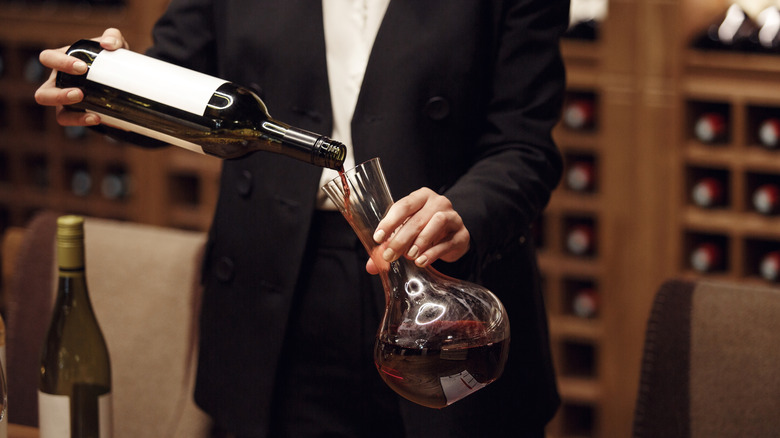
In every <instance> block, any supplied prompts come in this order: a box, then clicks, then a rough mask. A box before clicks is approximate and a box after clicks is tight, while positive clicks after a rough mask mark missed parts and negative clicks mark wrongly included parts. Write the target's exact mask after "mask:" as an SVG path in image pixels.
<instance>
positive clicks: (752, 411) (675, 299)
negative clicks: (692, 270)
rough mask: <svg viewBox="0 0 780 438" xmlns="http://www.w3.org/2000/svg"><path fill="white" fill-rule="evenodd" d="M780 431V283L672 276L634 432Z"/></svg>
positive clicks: (662, 299)
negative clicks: (750, 283) (690, 279)
mask: <svg viewBox="0 0 780 438" xmlns="http://www.w3.org/2000/svg"><path fill="white" fill-rule="evenodd" d="M778 436H780V289H777V288H770V287H766V286H747V285H744V284H733V283H725V282H704V281H702V282H688V281H680V280H673V281H669V282H667V283H665V284H664V285H663V286H662V287H661V288H660V289H659V291H658V292H657V295H656V297H655V301H654V304H653V310H652V312H651V315H650V318H649V321H648V325H647V338H646V341H645V347H644V358H643V363H642V371H641V381H640V387H639V396H638V399H637V405H636V412H635V418H634V437H636V438H658V437H664V438H678V437H680V438H684V437H694V438H721V437H735V438H737V437H739V438H745V437H750V438H762V437H766V438H769V437H772V438H775V437H778Z"/></svg>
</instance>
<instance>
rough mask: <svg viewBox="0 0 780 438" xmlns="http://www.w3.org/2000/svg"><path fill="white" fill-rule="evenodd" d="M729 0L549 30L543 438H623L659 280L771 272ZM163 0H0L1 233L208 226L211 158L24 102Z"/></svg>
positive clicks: (779, 264)
mask: <svg viewBox="0 0 780 438" xmlns="http://www.w3.org/2000/svg"><path fill="white" fill-rule="evenodd" d="M582 1H583V2H586V3H587V2H588V0H582ZM576 2H577V0H574V1H573V4H574V3H576ZM732 3H733V2H732V1H729V0H715V1H713V0H610V1H609V5H608V13H607V14H606V18H603V19H599V20H587V19H586V20H581V21H580V22H578V21H576V20H575V22H574V23H573V24H577V26H574V25H573V26H572V29H571V31H570V33H569V35H568V36H567V38H566V39H565V41H563V44H562V49H563V53H564V59H565V62H566V65H567V72H568V73H567V75H568V84H567V96H566V102H565V108H564V118H563V120H562V122H561V124H560V126H558V127H557V128H556V130H555V133H554V135H555V138H556V141H557V142H558V144H559V146H560V148H561V152H562V154H563V157H564V179H563V181H562V183H561V185H560V187H559V188H558V189H557V190H556V192H555V193H554V195H553V199H552V200H551V203H550V205H549V207H548V209H547V210H546V211H545V213H544V215H543V217H542V218H541V219H540V220H539V221H538V223H537V224H536V226H535V227H534V232H535V238H536V240H537V241H538V243H539V245H540V249H539V257H540V266H541V270H542V276H543V284H544V289H545V298H546V301H547V307H548V311H549V316H550V333H551V341H552V348H553V354H554V360H555V365H556V371H557V373H558V378H559V389H560V393H561V396H562V406H561V409H560V410H559V412H558V414H557V416H556V417H555V419H554V420H553V422H552V424H551V425H550V427H549V428H548V435H549V436H550V437H551V438H581V437H605V438H608V437H622V436H630V434H631V421H632V418H633V409H634V403H635V398H636V393H637V388H638V382H639V366H640V362H641V354H642V342H643V341H644V331H645V328H646V326H645V324H646V321H647V316H648V314H649V311H650V306H651V303H652V299H653V295H654V293H655V291H656V290H657V289H658V287H659V286H660V285H661V284H662V282H663V281H664V280H666V279H668V278H671V277H685V278H692V279H698V278H708V279H724V280H729V281H740V282H748V283H762V284H767V283H773V282H774V281H777V279H778V277H780V216H778V212H779V211H780V146H779V145H778V139H780V87H778V86H777V82H778V79H777V77H780V56H778V55H776V54H770V53H766V51H764V53H757V52H759V51H757V50H750V51H746V50H744V48H743V47H739V48H735V47H726V48H724V47H720V48H713V47H703V46H702V44H704V43H703V42H702V41H703V40H702V39H701V38H702V35H703V32H706V29H707V26H708V25H710V24H711V23H713V22H715V21H716V20H718V17H719V16H720V15H721V14H723V13H724V12H725V11H726V10H727V9H728V8H729V6H730V5H731V4H732ZM737 3H739V2H737ZM166 5H167V0H124V1H111V2H106V1H93V2H89V1H78V2H72V1H71V2H67V1H64V0H62V1H59V2H38V1H36V2H33V1H25V2H23V1H21V0H19V1H8V0H5V1H3V0H0V232H2V231H3V230H5V229H6V228H8V227H12V226H23V225H24V224H25V223H26V221H27V220H28V219H29V218H30V217H31V215H32V214H34V213H35V212H36V211H38V210H42V209H55V210H62V211H68V212H72V213H81V214H85V215H90V216H100V217H109V218H115V219H121V220H128V221H136V222H142V223H150V224H157V225H166V226H172V227H179V228H185V229H196V230H205V229H206V228H207V227H208V225H209V222H210V220H211V214H212V209H213V207H214V205H215V203H216V196H217V182H218V179H219V172H220V170H219V166H220V162H219V160H216V159H211V158H209V157H203V156H199V155H196V154H193V153H190V152H188V151H183V150H179V149H178V148H167V149H165V150H144V149H142V148H136V147H131V146H126V145H122V144H115V143H113V142H111V141H109V140H107V139H105V138H104V137H102V136H100V135H98V134H96V133H95V132H93V131H91V130H88V129H87V130H85V129H76V128H62V127H60V126H59V125H58V124H57V123H56V120H55V115H54V111H53V110H51V109H44V108H42V107H39V106H38V105H37V104H36V103H35V101H34V99H33V93H34V92H35V89H36V88H37V87H38V86H39V85H40V83H41V82H42V81H43V80H45V77H46V75H48V72H46V71H44V70H43V69H42V68H41V66H40V64H39V63H38V61H37V56H38V53H39V52H40V50H41V49H42V48H50V47H60V46H65V45H68V44H70V43H72V42H74V41H75V40H77V39H79V38H82V37H84V36H87V35H94V36H97V35H100V34H101V33H102V31H103V30H104V28H106V27H117V28H120V29H122V31H123V32H124V33H125V35H126V36H127V38H128V40H129V41H130V42H131V44H132V46H131V48H132V49H133V50H136V51H142V50H143V49H144V48H145V47H146V46H148V45H149V44H150V42H151V41H150V36H149V30H150V29H151V27H152V25H153V22H154V20H155V19H156V18H157V17H158V16H159V15H160V13H161V12H162V11H163V10H164V8H165V6H166ZM697 41H698V42H699V47H698V48H697V47H694V45H696V42H697ZM708 44H709V43H708ZM704 45H705V46H706V45H707V44H704ZM510 318H511V315H510ZM518 396H522V395H518Z"/></svg>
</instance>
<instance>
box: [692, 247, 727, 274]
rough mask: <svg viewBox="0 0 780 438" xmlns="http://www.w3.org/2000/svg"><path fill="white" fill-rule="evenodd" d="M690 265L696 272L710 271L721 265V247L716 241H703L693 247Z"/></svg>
mask: <svg viewBox="0 0 780 438" xmlns="http://www.w3.org/2000/svg"><path fill="white" fill-rule="evenodd" d="M690 262H691V267H692V268H693V269H694V270H696V271H698V272H702V273H704V272H712V271H717V270H720V269H721V268H722V267H723V249H722V248H721V247H720V246H719V245H718V244H716V243H713V242H704V243H701V244H700V245H698V246H696V247H695V248H693V251H691V256H690Z"/></svg>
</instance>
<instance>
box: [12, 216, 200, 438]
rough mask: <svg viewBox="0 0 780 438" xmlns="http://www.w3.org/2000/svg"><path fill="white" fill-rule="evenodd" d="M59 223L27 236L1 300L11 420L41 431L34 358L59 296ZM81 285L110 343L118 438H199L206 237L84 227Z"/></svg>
mask: <svg viewBox="0 0 780 438" xmlns="http://www.w3.org/2000/svg"><path fill="white" fill-rule="evenodd" d="M57 216H58V215H57V214H55V213H53V212H44V213H41V214H39V215H37V216H36V217H35V218H34V219H33V220H32V221H31V222H30V224H29V225H28V226H27V227H26V231H25V233H24V238H23V240H22V243H21V245H20V247H19V250H18V254H17V256H16V260H15V261H14V272H13V273H12V276H11V280H10V284H8V287H7V289H6V291H5V293H6V294H7V296H6V302H7V339H8V342H7V356H8V364H7V368H8V375H9V411H8V413H9V415H8V416H9V420H10V422H12V423H19V424H26V425H31V426H35V425H37V388H38V368H39V352H40V348H41V345H42V341H43V336H44V334H45V332H46V331H47V330H48V325H49V319H50V315H51V309H52V304H53V299H54V295H55V290H56V266H55V263H54V260H55V259H54V256H55V254H54V253H55V251H54V248H55V247H54V235H55V230H56V218H57ZM85 244H86V257H87V260H86V262H87V284H88V287H89V293H90V298H91V300H92V304H93V306H94V308H95V313H96V315H97V318H98V321H99V323H100V325H101V328H102V330H103V334H104V335H105V337H106V341H107V343H108V349H109V354H110V356H111V368H112V386H113V389H112V398H113V408H114V436H115V437H116V438H123V437H128V438H130V437H133V438H135V437H145V436H165V437H201V436H202V437H205V436H208V434H209V430H210V424H209V419H208V417H207V416H206V415H205V414H204V413H202V412H201V411H200V410H199V409H198V408H197V407H196V406H195V404H194V402H193V400H192V388H193V381H194V374H195V366H196V364H195V361H196V355H197V351H196V349H197V316H198V313H199V306H200V286H199V278H198V277H199V273H200V263H201V259H202V251H203V247H204V244H205V233H199V232H191V231H182V230H174V229H168V228H161V227H153V226H148V225H140V224H134V223H128V222H119V221H112V220H105V219H95V218H87V219H86V222H85Z"/></svg>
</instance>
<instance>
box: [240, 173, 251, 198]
mask: <svg viewBox="0 0 780 438" xmlns="http://www.w3.org/2000/svg"><path fill="white" fill-rule="evenodd" d="M252 179H253V178H252V172H250V171H248V170H244V171H243V172H241V174H240V175H238V178H237V179H236V189H237V190H238V194H239V195H241V197H242V198H248V197H249V195H251V194H252Z"/></svg>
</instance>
